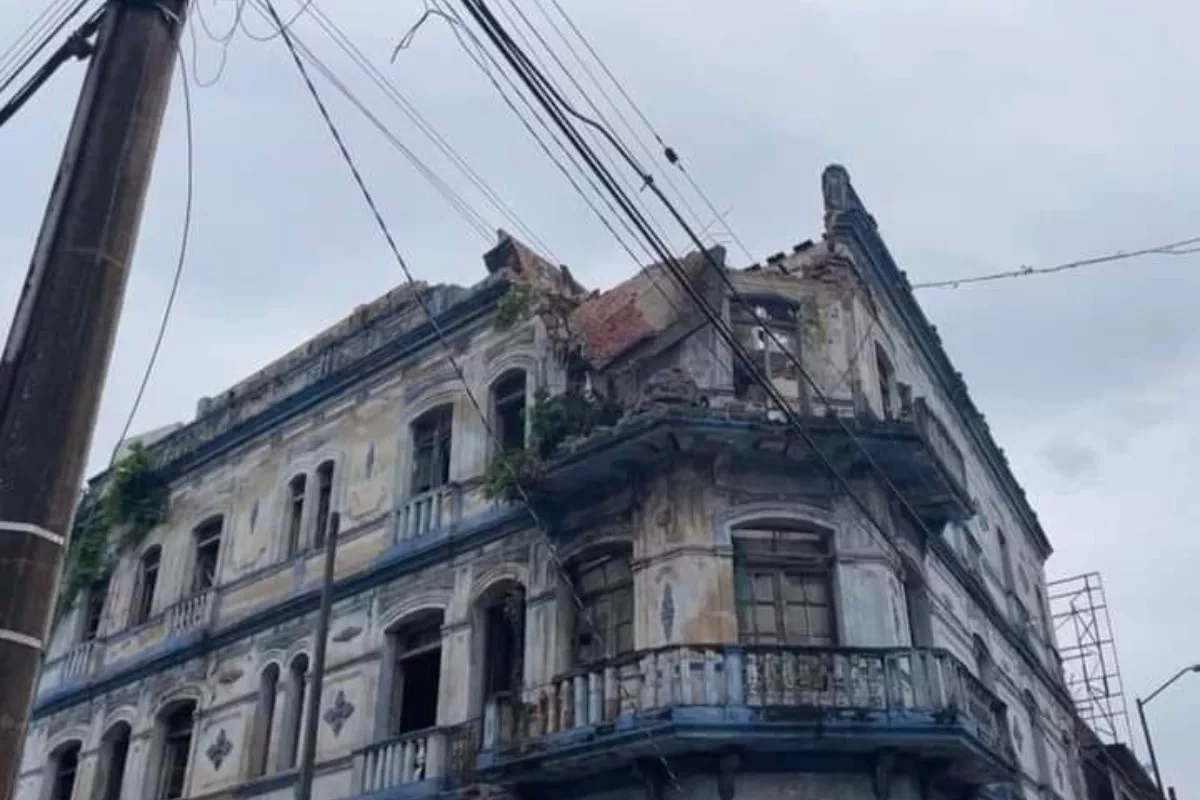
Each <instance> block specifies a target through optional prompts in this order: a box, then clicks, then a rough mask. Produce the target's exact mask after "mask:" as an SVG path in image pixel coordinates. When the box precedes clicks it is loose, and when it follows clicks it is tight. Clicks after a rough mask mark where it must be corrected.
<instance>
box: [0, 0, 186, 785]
mask: <svg viewBox="0 0 1200 800" xmlns="http://www.w3.org/2000/svg"><path fill="white" fill-rule="evenodd" d="M186 7H187V3H186V0H108V4H107V7H106V9H105V12H104V20H103V22H102V23H101V25H100V30H99V32H98V38H97V43H96V52H95V55H94V56H93V57H92V61H91V64H90V65H89V67H88V72H87V77H86V78H85V80H84V84H83V90H82V92H81V93H80V97H79V102H78V105H77V107H76V111H75V117H74V119H73V120H72V122H71V129H70V132H69V134H68V137H67V144H66V148H65V150H64V153H63V156H62V162H61V164H60V166H59V170H58V175H57V176H56V178H55V182H54V187H53V189H52V191H51V194H50V202H49V205H48V207H47V209H46V215H45V219H44V220H43V222H42V229H41V232H40V233H39V235H38V240H37V244H36V246H35V249H34V253H33V259H32V263H31V264H30V267H29V272H28V275H27V276H26V279H25V286H24V288H23V289H22V292H21V299H20V302H19V304H18V306H17V311H16V314H15V316H14V317H13V323H12V328H11V329H10V331H9V335H8V342H7V344H6V345H5V348H4V352H3V355H2V356H0V676H3V678H2V688H0V800H7V799H8V798H10V797H12V795H13V790H14V788H15V784H16V776H17V771H18V769H19V766H20V760H21V752H22V748H23V745H24V742H25V725H26V722H27V719H28V716H29V710H30V706H31V703H32V700H33V690H34V686H35V684H36V681H37V674H38V668H39V666H40V663H41V657H42V650H43V648H44V647H45V645H46V637H47V636H48V630H49V623H50V615H51V611H52V609H53V606H54V598H55V590H56V587H57V583H58V575H59V570H60V565H61V562H62V556H63V549H64V546H65V543H66V537H67V535H68V531H69V529H70V525H71V518H72V515H73V514H74V510H75V503H76V500H77V499H78V497H79V489H80V483H81V479H82V477H83V476H82V472H83V468H84V463H85V459H86V456H87V451H88V448H89V446H90V445H91V440H92V428H93V425H94V423H95V419H96V410H97V406H98V405H99V401H100V391H101V389H102V387H103V385H104V379H105V375H106V373H107V372H108V361H109V356H110V354H111V352H112V343H113V338H114V336H115V334H116V329H117V320H118V318H119V317H120V311H121V302H122V299H123V297H124V294H125V283H126V278H127V277H128V274H129V260H130V257H131V256H132V254H133V247H134V241H135V240H136V238H137V230H138V223H139V221H140V219H141V213H142V205H143V202H144V200H145V196H146V188H147V185H148V184H149V181H150V169H151V163H152V161H153V160H154V151H155V148H156V146H157V144H158V137H159V130H160V128H161V126H162V120H163V114H164V111H165V110H166V105H167V96H168V94H169V92H170V88H171V77H172V73H173V70H174V66H175V59H176V56H177V53H178V44H179V36H180V33H181V31H182V29H183V23H184V12H185V10H186Z"/></svg>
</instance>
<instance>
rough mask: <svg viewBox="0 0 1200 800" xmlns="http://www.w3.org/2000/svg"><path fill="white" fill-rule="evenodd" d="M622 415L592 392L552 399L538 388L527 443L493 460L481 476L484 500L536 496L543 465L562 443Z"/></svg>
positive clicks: (570, 392)
mask: <svg viewBox="0 0 1200 800" xmlns="http://www.w3.org/2000/svg"><path fill="white" fill-rule="evenodd" d="M621 413H622V412H621V407H620V406H619V405H617V404H616V403H614V402H613V401H611V400H609V399H607V398H605V397H602V396H600V395H597V394H595V393H594V392H589V391H583V390H579V389H568V390H567V391H565V392H563V393H562V394H558V395H554V396H553V397H552V396H551V395H550V393H549V392H548V391H547V390H546V389H545V387H541V388H539V389H538V390H537V391H536V392H534V395H533V408H532V409H531V410H530V418H529V429H530V437H529V442H528V443H527V444H526V446H525V447H524V448H523V449H520V450H510V451H507V452H504V453H500V454H499V455H497V456H496V457H495V458H493V459H492V463H491V464H489V465H488V469H487V472H486V473H485V474H484V483H483V493H484V496H485V497H487V498H488V499H489V500H507V501H509V502H515V501H518V500H523V499H524V497H523V496H522V492H521V489H524V491H525V493H527V494H534V493H536V491H537V489H538V484H539V482H540V481H541V480H542V478H544V477H545V474H546V462H547V461H548V460H549V459H551V458H553V456H554V454H555V453H556V452H557V451H558V449H559V447H560V446H561V445H562V443H563V442H564V441H566V440H567V439H570V438H573V437H581V436H587V435H588V434H589V433H591V432H592V431H594V430H595V429H596V428H598V427H602V426H605V425H613V424H615V423H616V422H617V420H619V419H620V418H621Z"/></svg>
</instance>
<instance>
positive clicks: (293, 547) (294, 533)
mask: <svg viewBox="0 0 1200 800" xmlns="http://www.w3.org/2000/svg"><path fill="white" fill-rule="evenodd" d="M307 483H308V481H307V479H306V478H305V477H304V476H303V475H297V476H296V477H294V478H292V480H291V482H290V483H289V484H288V498H289V502H288V539H287V543H288V555H294V554H295V553H296V551H297V550H299V549H300V533H301V530H302V528H301V526H302V525H303V524H304V491H305V489H306V488H307Z"/></svg>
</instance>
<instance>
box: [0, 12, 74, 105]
mask: <svg viewBox="0 0 1200 800" xmlns="http://www.w3.org/2000/svg"><path fill="white" fill-rule="evenodd" d="M67 2H68V0H64V2H62V3H60V6H61V7H62V8H63V9H64V11H63V13H61V15H60V16H59V17H57V18H56V19H55V18H51V19H49V20H47V22H46V25H44V26H43V28H42V31H41V33H39V34H37V35H36V36H35V38H38V37H40V41H38V42H37V43H36V44H35V43H33V42H32V41H31V42H30V43H29V44H28V45H27V46H26V47H24V48H22V49H20V50H19V51H18V52H17V53H16V54H14V56H13V58H12V59H11V61H10V63H9V65H8V66H0V74H3V75H4V77H3V78H0V92H4V91H5V90H6V89H8V87H9V86H11V85H12V84H13V82H14V81H16V79H17V78H18V77H19V76H20V75H21V73H22V72H24V71H25V69H26V68H27V67H29V65H30V64H32V63H33V60H34V59H36V58H37V57H38V56H39V55H41V53H42V52H43V51H44V50H45V49H46V48H47V47H49V46H50V43H51V42H53V41H54V38H55V37H56V36H58V35H59V34H60V33H61V32H62V30H63V29H64V28H65V27H67V25H68V24H70V22H71V20H73V19H74V18H75V17H77V16H78V15H79V12H81V11H82V10H83V9H84V7H85V6H87V4H88V3H90V2H92V0H78V2H77V3H76V4H75V5H74V6H73V7H71V8H67ZM11 49H12V48H10V50H11ZM13 64H15V66H12V65H13ZM9 67H11V68H9Z"/></svg>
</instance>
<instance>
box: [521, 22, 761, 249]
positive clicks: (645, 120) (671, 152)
mask: <svg viewBox="0 0 1200 800" xmlns="http://www.w3.org/2000/svg"><path fill="white" fill-rule="evenodd" d="M535 2H536V3H537V5H538V7H539V8H541V6H542V0H535ZM550 2H551V3H552V4H553V5H554V8H555V10H556V11H558V13H559V16H561V17H562V18H563V20H564V21H565V22H566V23H567V26H568V27H569V28H570V29H571V31H572V32H573V33H574V34H575V36H576V37H577V38H578V39H579V41H580V42H582V43H583V46H584V47H585V48H586V49H587V51H588V53H590V54H591V56H592V58H593V59H595V61H596V63H597V64H598V65H599V66H600V69H601V70H603V71H604V74H605V75H606V76H607V77H608V79H609V80H610V81H611V82H612V84H613V86H615V87H616V88H617V91H618V92H620V94H621V97H623V98H624V99H625V102H626V103H628V104H629V106H630V108H632V109H633V111H634V113H635V114H637V116H638V118H639V119H640V120H641V121H642V124H643V125H645V126H646V129H647V130H649V131H650V133H651V135H652V136H654V140H655V141H656V142H658V144H659V146H660V147H662V149H663V156H664V157H665V158H666V160H667V163H669V164H672V165H673V166H675V167H676V168H677V169H678V170H679V171H680V172H681V173H682V174H683V176H684V178H685V179H686V180H687V182H688V184H689V185H690V186H691V187H692V190H693V191H694V192H695V193H696V194H697V196H699V197H700V199H701V200H702V201H703V202H704V204H705V206H707V207H708V210H709V211H710V212H711V213H712V214H713V217H714V219H715V220H716V221H718V222H719V223H720V224H721V226H722V227H723V228H724V229H725V232H726V234H727V235H728V236H729V237H730V239H732V240H733V242H734V243H735V244H736V245H737V246H738V248H739V249H740V250H741V251H742V254H743V255H744V256H745V257H746V259H747V261H748V262H752V261H754V256H753V255H752V254H751V253H750V250H749V248H747V247H746V245H745V243H743V242H742V240H741V238H740V237H739V236H738V235H737V233H735V232H734V230H733V228H732V226H731V225H730V224H729V222H728V220H727V219H726V218H725V215H724V214H722V213H721V212H720V211H718V210H717V207H716V204H715V203H714V202H713V201H712V199H711V198H710V197H709V196H708V194H707V193H706V192H705V191H704V189H703V188H702V187H701V186H700V184H699V183H698V182H697V181H696V180H695V179H694V178H693V177H692V175H691V173H690V172H689V171H688V170H687V168H686V166H685V165H684V163H683V160H682V158H681V157H680V155H679V152H678V151H677V150H676V149H675V148H674V147H672V146H671V145H669V144H667V142H666V140H664V139H663V136H662V134H660V133H659V131H658V128H656V127H655V126H654V123H652V122H651V121H650V118H649V117H648V116H647V115H646V113H645V112H644V111H643V110H642V108H641V106H640V105H638V103H637V102H636V101H635V100H634V99H633V97H632V96H631V95H630V94H629V92H628V91H627V90H626V89H625V86H624V85H623V84H622V83H621V81H620V80H618V78H617V76H616V75H615V74H614V73H613V71H612V70H611V69H610V68H609V66H608V64H606V63H605V61H604V59H603V58H602V57H601V56H600V53H599V52H598V51H597V49H596V47H595V46H594V45H593V44H592V43H591V41H590V40H589V39H588V37H587V36H586V35H585V34H584V32H583V31H582V30H580V28H579V26H578V25H576V24H575V21H574V20H573V19H571V16H570V15H569V14H568V13H567V11H566V9H564V8H563V7H562V4H561V3H559V0H550ZM542 12H543V14H545V9H542ZM546 16H547V18H549V15H546ZM552 24H553V23H552ZM560 35H561V33H560ZM563 38H564V40H565V38H566V37H565V36H564V37H563ZM568 47H569V45H568ZM598 83H599V82H598V81H597V84H598ZM601 91H603V90H601ZM634 139H635V141H637V142H638V144H639V146H641V147H642V149H643V151H644V152H645V153H646V154H647V156H648V157H649V158H650V161H651V162H653V161H654V158H653V157H651V156H650V155H649V148H648V147H646V146H645V143H644V142H642V141H641V139H640V137H638V136H637V135H636V134H634ZM664 174H665V173H664ZM666 180H667V184H668V186H670V187H671V188H672V190H674V192H675V193H676V194H677V195H678V196H679V197H680V198H681V199H682V202H683V204H684V207H685V208H686V209H687V210H688V212H689V213H690V214H691V216H692V217H693V218H698V215H697V214H696V212H695V209H693V208H692V207H691V205H690V204H688V202H687V199H686V197H685V196H684V195H683V193H682V192H680V191H679V189H678V187H676V186H675V184H674V183H673V182H672V181H671V179H670V177H667V178H666Z"/></svg>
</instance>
